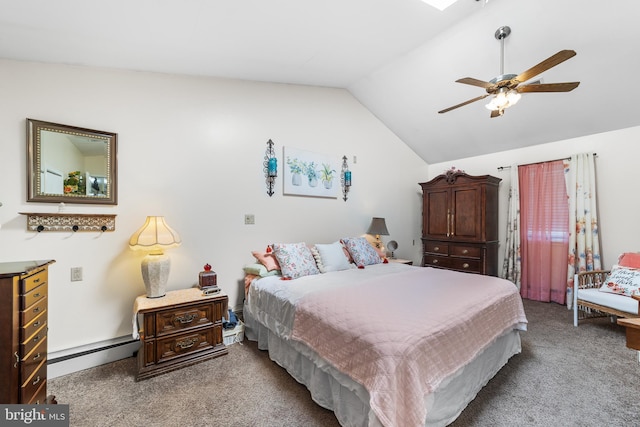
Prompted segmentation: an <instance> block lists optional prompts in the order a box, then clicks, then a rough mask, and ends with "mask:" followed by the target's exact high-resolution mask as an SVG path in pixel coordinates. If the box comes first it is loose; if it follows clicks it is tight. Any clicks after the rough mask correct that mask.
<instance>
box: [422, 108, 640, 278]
mask: <svg viewBox="0 0 640 427" xmlns="http://www.w3.org/2000/svg"><path fill="white" fill-rule="evenodd" d="M500 120H502V119H500ZM638 140H640V127H632V128H627V129H621V130H617V131H613V132H606V133H601V134H595V135H590V136H586V137H581V138H575V139H569V140H564V141H558V142H553V143H549V144H542V145H536V146H533V147H527V148H523V149H519V150H510V151H504V152H500V153H495V154H491V155H485V156H478V157H469V158H465V159H459V160H455V161H452V162H446V163H438V164H432V165H430V166H429V177H430V178H433V177H434V176H436V175H438V174H440V173H442V171H444V170H446V169H449V168H451V166H455V167H456V168H458V169H462V170H464V171H465V172H467V173H469V174H471V175H484V174H489V175H493V176H497V177H499V178H502V182H501V183H500V213H499V222H500V242H501V249H500V257H499V258H500V261H499V262H500V264H499V270H500V271H502V260H503V258H504V242H505V234H506V218H507V206H508V198H509V185H510V181H511V180H510V177H509V169H504V170H502V171H499V170H498V169H497V168H498V167H500V166H510V165H512V164H526V163H534V162H540V161H545V160H555V159H561V158H566V157H570V156H571V154H574V153H586V152H595V153H597V155H598V156H597V158H596V175H597V176H596V186H597V196H598V206H599V209H598V212H599V223H600V231H601V239H600V244H601V247H602V262H603V267H604V268H610V267H611V266H612V265H613V264H615V262H616V261H617V258H618V255H620V254H621V253H622V252H628V251H633V252H637V251H640V228H639V227H638V226H636V225H635V223H636V222H637V220H638V219H637V218H638V212H640V197H638V191H637V178H634V177H637V170H638V168H639V165H638V159H640V145H639V144H638Z"/></svg>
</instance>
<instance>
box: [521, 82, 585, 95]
mask: <svg viewBox="0 0 640 427" xmlns="http://www.w3.org/2000/svg"><path fill="white" fill-rule="evenodd" d="M579 84H580V82H568V83H540V84H530V85H524V86H518V87H517V88H516V90H517V91H518V92H521V93H524V92H569V91H572V90H574V89H575V88H577V87H578V85H579Z"/></svg>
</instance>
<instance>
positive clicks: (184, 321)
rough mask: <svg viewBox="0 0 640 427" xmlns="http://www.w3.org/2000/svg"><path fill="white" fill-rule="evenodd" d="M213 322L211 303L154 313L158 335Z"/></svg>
mask: <svg viewBox="0 0 640 427" xmlns="http://www.w3.org/2000/svg"><path fill="white" fill-rule="evenodd" d="M213 323H214V310H213V304H211V303H207V304H200V305H197V306H193V307H187V308H176V309H173V310H163V311H159V312H158V313H156V333H157V336H159V337H160V336H162V335H167V334H170V333H173V332H179V331H184V330H188V329H193V328H197V327H199V326H206V325H211V324H213Z"/></svg>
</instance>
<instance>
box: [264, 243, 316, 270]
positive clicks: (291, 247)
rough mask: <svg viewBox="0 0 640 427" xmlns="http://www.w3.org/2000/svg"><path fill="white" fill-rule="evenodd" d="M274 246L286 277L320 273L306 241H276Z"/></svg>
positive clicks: (274, 251)
mask: <svg viewBox="0 0 640 427" xmlns="http://www.w3.org/2000/svg"><path fill="white" fill-rule="evenodd" d="M272 247H273V253H274V254H275V256H276V259H277V260H278V264H280V270H281V271H282V275H283V276H284V277H285V278H288V279H297V278H298V277H302V276H309V275H312V274H319V273H320V270H318V267H317V266H316V260H315V259H314V258H313V255H312V254H311V250H310V249H309V248H308V247H307V245H306V243H304V242H301V243H274V244H273V245H272Z"/></svg>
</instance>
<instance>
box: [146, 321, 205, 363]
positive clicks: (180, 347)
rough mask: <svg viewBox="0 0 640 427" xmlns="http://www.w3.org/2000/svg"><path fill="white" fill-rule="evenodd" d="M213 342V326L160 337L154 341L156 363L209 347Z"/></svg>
mask: <svg viewBox="0 0 640 427" xmlns="http://www.w3.org/2000/svg"><path fill="white" fill-rule="evenodd" d="M214 342H215V338H214V336H213V328H206V329H203V330H201V331H197V332H192V333H185V334H180V335H177V336H173V337H167V338H160V339H158V340H157V342H156V360H157V363H162V362H167V361H169V360H171V359H174V358H177V357H180V356H184V355H185V354H188V353H194V352H197V351H202V350H207V349H211V348H213V346H214Z"/></svg>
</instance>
